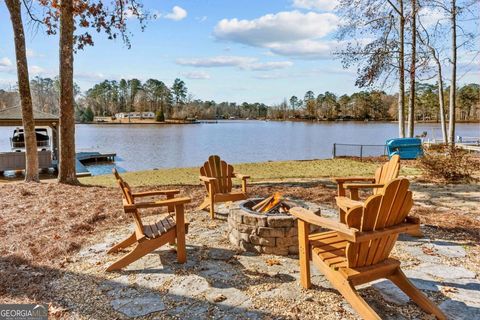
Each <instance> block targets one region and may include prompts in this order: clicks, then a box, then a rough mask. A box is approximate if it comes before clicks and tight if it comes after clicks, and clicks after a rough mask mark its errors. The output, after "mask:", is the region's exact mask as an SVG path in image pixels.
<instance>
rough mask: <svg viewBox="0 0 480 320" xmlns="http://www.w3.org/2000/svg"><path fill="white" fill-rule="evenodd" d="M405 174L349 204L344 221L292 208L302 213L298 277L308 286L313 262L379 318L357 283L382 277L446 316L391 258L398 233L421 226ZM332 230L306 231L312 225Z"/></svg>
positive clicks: (368, 315)
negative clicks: (359, 202)
mask: <svg viewBox="0 0 480 320" xmlns="http://www.w3.org/2000/svg"><path fill="white" fill-rule="evenodd" d="M408 187H409V182H408V180H407V179H401V178H399V179H395V180H393V181H391V182H389V183H387V185H386V186H385V189H384V192H383V194H376V195H372V196H370V197H369V198H368V199H367V200H366V202H365V204H364V205H358V206H355V207H353V208H351V209H350V210H348V212H347V215H346V224H343V223H340V222H337V221H333V220H330V219H326V218H323V217H319V216H317V215H315V214H314V213H313V212H311V211H308V210H306V209H303V208H292V209H290V213H291V214H293V215H294V216H296V217H297V218H298V239H299V249H300V250H299V256H300V276H301V277H300V281H301V284H302V286H303V287H304V288H310V286H311V283H310V263H309V260H312V261H313V264H314V265H315V266H316V267H317V268H318V269H319V270H320V271H321V272H322V273H323V274H324V275H325V277H326V278H327V279H328V280H329V281H330V282H331V283H332V285H333V286H334V287H335V288H336V289H337V290H338V291H339V292H340V293H341V294H342V295H343V297H344V298H345V299H346V300H347V301H348V302H349V303H350V304H351V305H352V307H353V308H354V309H355V310H356V311H357V312H358V313H359V314H360V315H361V316H362V317H363V318H364V319H381V318H380V317H379V316H378V314H377V313H376V312H375V311H374V310H373V309H372V308H371V307H370V306H369V305H368V304H367V303H366V302H365V300H363V298H362V297H361V296H360V295H359V294H358V292H357V291H356V290H355V286H357V285H361V284H364V283H367V282H371V281H374V280H377V279H381V278H387V279H389V280H391V281H392V282H393V283H394V284H396V285H397V286H398V287H399V288H400V289H401V290H402V291H403V292H405V293H406V294H407V295H408V296H409V297H410V298H411V299H412V300H413V301H415V302H416V303H417V304H418V305H419V306H420V307H421V308H422V309H423V310H424V311H425V312H427V313H430V314H433V315H435V316H436V317H437V318H439V319H446V317H445V315H444V314H443V313H442V311H441V310H440V309H439V308H438V307H437V306H436V305H435V304H434V303H433V302H431V301H430V300H429V299H428V298H427V297H426V296H425V295H424V294H423V293H422V292H421V291H419V290H418V289H417V288H415V286H414V285H413V284H412V283H411V282H410V281H409V280H408V278H407V277H406V276H405V274H404V273H403V272H402V270H401V269H400V262H399V261H398V260H396V259H393V258H390V252H391V250H392V249H393V247H394V245H395V242H396V240H397V237H398V235H399V234H400V233H403V232H407V231H409V230H417V229H418V228H419V220H418V219H415V218H413V217H408V213H409V211H410V209H411V207H412V205H413V201H412V193H411V191H409V190H408ZM309 224H314V225H318V226H321V227H324V228H327V229H330V230H332V231H328V232H322V233H316V234H308V232H309V230H310V229H309V228H310V225H309Z"/></svg>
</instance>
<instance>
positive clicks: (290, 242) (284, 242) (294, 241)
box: [276, 237, 298, 247]
mask: <svg viewBox="0 0 480 320" xmlns="http://www.w3.org/2000/svg"><path fill="white" fill-rule="evenodd" d="M276 243H277V246H280V247H289V246H295V245H298V238H297V237H289V238H277V240H276Z"/></svg>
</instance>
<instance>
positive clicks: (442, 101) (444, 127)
mask: <svg viewBox="0 0 480 320" xmlns="http://www.w3.org/2000/svg"><path fill="white" fill-rule="evenodd" d="M435 62H436V63H437V70H438V71H437V73H438V75H437V76H438V80H437V81H438V104H439V106H440V126H441V128H442V138H443V142H444V143H445V144H448V139H447V124H446V122H445V99H444V98H443V78H442V64H441V63H440V60H438V58H435Z"/></svg>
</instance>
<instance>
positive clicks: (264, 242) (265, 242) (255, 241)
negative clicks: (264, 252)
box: [249, 235, 276, 247]
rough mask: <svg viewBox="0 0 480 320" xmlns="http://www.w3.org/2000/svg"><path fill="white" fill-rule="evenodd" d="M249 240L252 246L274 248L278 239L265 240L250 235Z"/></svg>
mask: <svg viewBox="0 0 480 320" xmlns="http://www.w3.org/2000/svg"><path fill="white" fill-rule="evenodd" d="M249 239H250V242H251V243H252V244H259V245H261V246H267V247H274V246H275V239H276V238H263V237H259V236H256V235H250V237H249Z"/></svg>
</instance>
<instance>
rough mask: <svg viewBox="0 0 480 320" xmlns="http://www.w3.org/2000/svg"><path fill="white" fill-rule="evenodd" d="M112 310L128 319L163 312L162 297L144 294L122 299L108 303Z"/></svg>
mask: <svg viewBox="0 0 480 320" xmlns="http://www.w3.org/2000/svg"><path fill="white" fill-rule="evenodd" d="M110 305H111V306H112V308H113V309H115V310H116V311H118V312H121V313H123V314H124V315H125V316H127V317H129V318H134V317H141V316H145V315H147V314H150V313H153V312H158V311H163V310H165V304H164V303H163V301H162V296H161V295H160V294H157V293H146V294H143V295H139V296H135V297H128V298H127V297H124V298H118V299H113V300H112V301H110Z"/></svg>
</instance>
